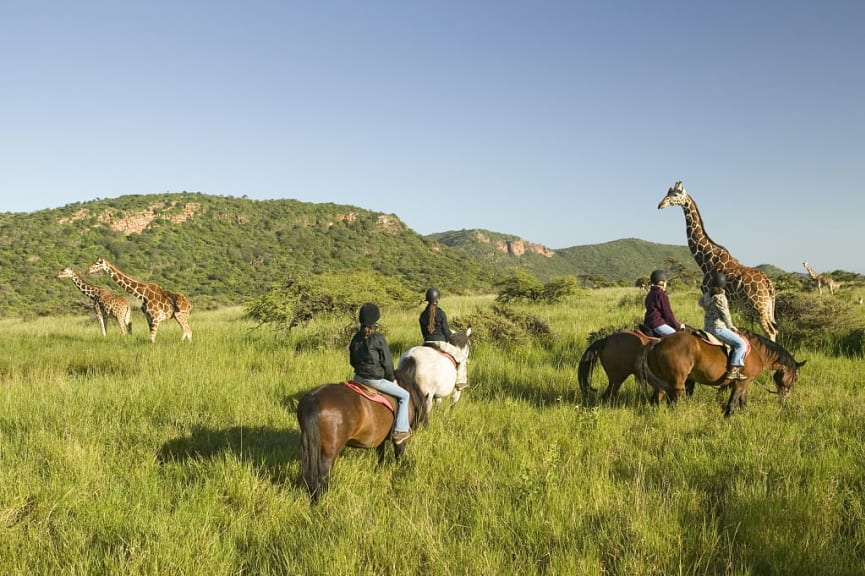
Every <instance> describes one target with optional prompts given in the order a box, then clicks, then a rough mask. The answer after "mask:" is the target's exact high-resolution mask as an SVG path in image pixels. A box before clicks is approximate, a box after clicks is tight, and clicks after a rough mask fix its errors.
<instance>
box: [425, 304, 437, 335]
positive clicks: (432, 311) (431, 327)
mask: <svg viewBox="0 0 865 576" xmlns="http://www.w3.org/2000/svg"><path fill="white" fill-rule="evenodd" d="M437 308H438V306H436V303H435V302H430V303H429V305H428V306H427V310H429V318H427V324H426V328H427V331H428V332H429V333H430V334H432V333H433V332H435V329H436V309H437Z"/></svg>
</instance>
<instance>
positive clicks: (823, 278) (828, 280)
mask: <svg viewBox="0 0 865 576" xmlns="http://www.w3.org/2000/svg"><path fill="white" fill-rule="evenodd" d="M802 266H804V267H805V270H807V271H808V276H810V277H811V278H812V279H813V280H814V281H815V282H817V293H818V294H820V295H821V296H822V295H823V286H825V287H826V288H828V289H829V294H834V293H835V290H837V289H838V288H839V287H840V284H839V283H838V282H837V281H836V280H835V279H834V278H832V277H831V276H829V275H828V274H817V272H815V271H814V269H813V268H811V265H810V264H808V263H807V262H802Z"/></svg>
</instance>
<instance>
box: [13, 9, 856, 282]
mask: <svg viewBox="0 0 865 576" xmlns="http://www.w3.org/2000/svg"><path fill="white" fill-rule="evenodd" d="M863 24H865V2H861V1H858V0H851V1H833V0H827V1H824V2H798V1H795V0H794V1H785V2H775V1H760V0H752V1H747V2H740V1H727V2H704V1H687V2H665V1H658V2H644V1H633V2H631V1H619V0H611V1H600V2H580V1H576V0H575V1H568V2H563V1H525V2H515V1H508V0H503V1H495V2H492V1H475V2H472V1H469V0H466V1H448V0H443V1H431V0H430V1H426V2H420V1H406V0H401V1H397V0H394V1H374V0H373V1H361V0H352V1H322V2H295V1H291V0H287V1H280V2H276V1H274V2H266V1H254V0H253V1H250V2H222V1H181V2H176V1H174V2H167V1H161V0H155V1H148V2H130V1H116V0H112V1H88V0H82V1H81V2H60V1H55V2H45V1H42V0H6V1H4V2H3V3H2V4H0V49H2V53H3V55H4V56H3V57H2V58H0V72H2V77H3V84H2V94H3V99H2V102H3V106H2V109H0V120H2V134H3V137H2V138H0V158H2V162H0V196H2V199H0V212H32V211H36V210H41V209H45V208H56V207H60V206H64V205H66V204H70V203H73V202H78V201H85V200H90V199H94V198H113V197H117V196H122V195H126V194H152V193H161V192H166V191H171V192H180V191H183V190H187V191H196V192H203V193H206V194H214V195H220V196H237V197H240V196H247V197H249V198H254V199H270V198H294V199H298V200H301V201H306V202H334V203H338V204H350V205H354V206H359V207H362V208H366V209H370V210H375V211H381V212H386V213H393V214H396V215H397V216H398V217H399V218H400V219H402V220H403V221H404V222H405V223H406V224H407V225H408V226H409V227H411V228H412V229H414V230H415V231H417V232H419V233H421V234H429V233H433V232H443V231H447V230H459V229H470V228H482V229H486V230H492V231H495V232H501V233H506V234H514V235H517V236H520V237H522V238H524V239H526V240H528V241H530V242H535V243H540V244H544V245H546V246H548V247H550V248H566V247H570V246H576V245H583V244H595V243H600V242H607V241H611V240H616V239H619V238H629V237H637V238H643V239H645V240H649V241H653V242H661V243H665V244H680V245H683V244H685V225H684V218H683V216H682V211H681V210H680V209H678V208H676V209H667V210H664V211H658V210H657V205H658V202H659V201H660V200H661V198H662V197H663V196H664V194H665V193H666V191H667V189H668V188H669V187H670V186H672V185H673V184H674V183H675V181H676V180H682V181H683V182H684V185H685V188H686V189H687V190H688V192H689V193H690V194H691V195H692V196H693V198H694V199H695V200H696V202H697V204H698V206H699V208H700V210H701V212H702V214H703V218H704V221H705V224H706V228H707V230H708V232H709V234H710V235H711V237H712V238H713V239H714V240H715V241H716V242H718V243H720V244H723V245H724V246H726V247H727V248H728V249H730V251H731V252H732V253H733V255H734V256H736V257H737V258H738V259H739V260H741V261H742V262H743V263H745V264H749V265H758V264H762V263H772V264H775V265H777V266H780V267H782V268H784V269H786V270H790V271H798V272H803V271H804V269H803V268H802V261H803V260H808V261H809V262H810V263H811V264H812V265H813V266H814V267H815V268H816V269H817V270H818V271H832V270H835V269H839V268H841V269H845V270H851V271H857V272H861V273H865V257H863V255H862V251H863V249H865V231H863V230H865V228H863V219H865V190H863V185H862V182H863V179H862V174H863V167H865V65H863V62H865V34H863V31H862V30H863ZM643 272H648V271H643Z"/></svg>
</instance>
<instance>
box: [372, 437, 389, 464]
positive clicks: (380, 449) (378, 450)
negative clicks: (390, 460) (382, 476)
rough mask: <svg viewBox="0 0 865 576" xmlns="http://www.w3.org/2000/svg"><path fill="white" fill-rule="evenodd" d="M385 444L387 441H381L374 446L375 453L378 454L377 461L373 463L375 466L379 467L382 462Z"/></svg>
mask: <svg viewBox="0 0 865 576" xmlns="http://www.w3.org/2000/svg"><path fill="white" fill-rule="evenodd" d="M386 445H387V441H383V442H382V443H381V444H379V445H378V446H376V447H375V454H376V456H378V461H377V462H376V463H375V466H376V468H381V465H382V464H384V451H385V446H386Z"/></svg>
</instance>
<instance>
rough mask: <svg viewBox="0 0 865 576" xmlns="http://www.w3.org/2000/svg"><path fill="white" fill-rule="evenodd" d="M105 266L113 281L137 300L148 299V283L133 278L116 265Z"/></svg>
mask: <svg viewBox="0 0 865 576" xmlns="http://www.w3.org/2000/svg"><path fill="white" fill-rule="evenodd" d="M105 264H106V266H107V268H108V275H109V276H111V279H112V280H114V281H115V282H117V284H118V285H120V287H121V288H123V289H124V290H126V291H127V292H128V293H130V294H132V295H133V296H135V297H137V298H141V299H144V298H145V297H146V288H147V283H146V282H142V281H141V280H138V279H136V278H133V277H132V276H130V275H129V274H125V273H124V272H122V271H121V270H120V269H119V268H117V267H116V266H115V265H114V264H111V263H109V262H106V263H105Z"/></svg>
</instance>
